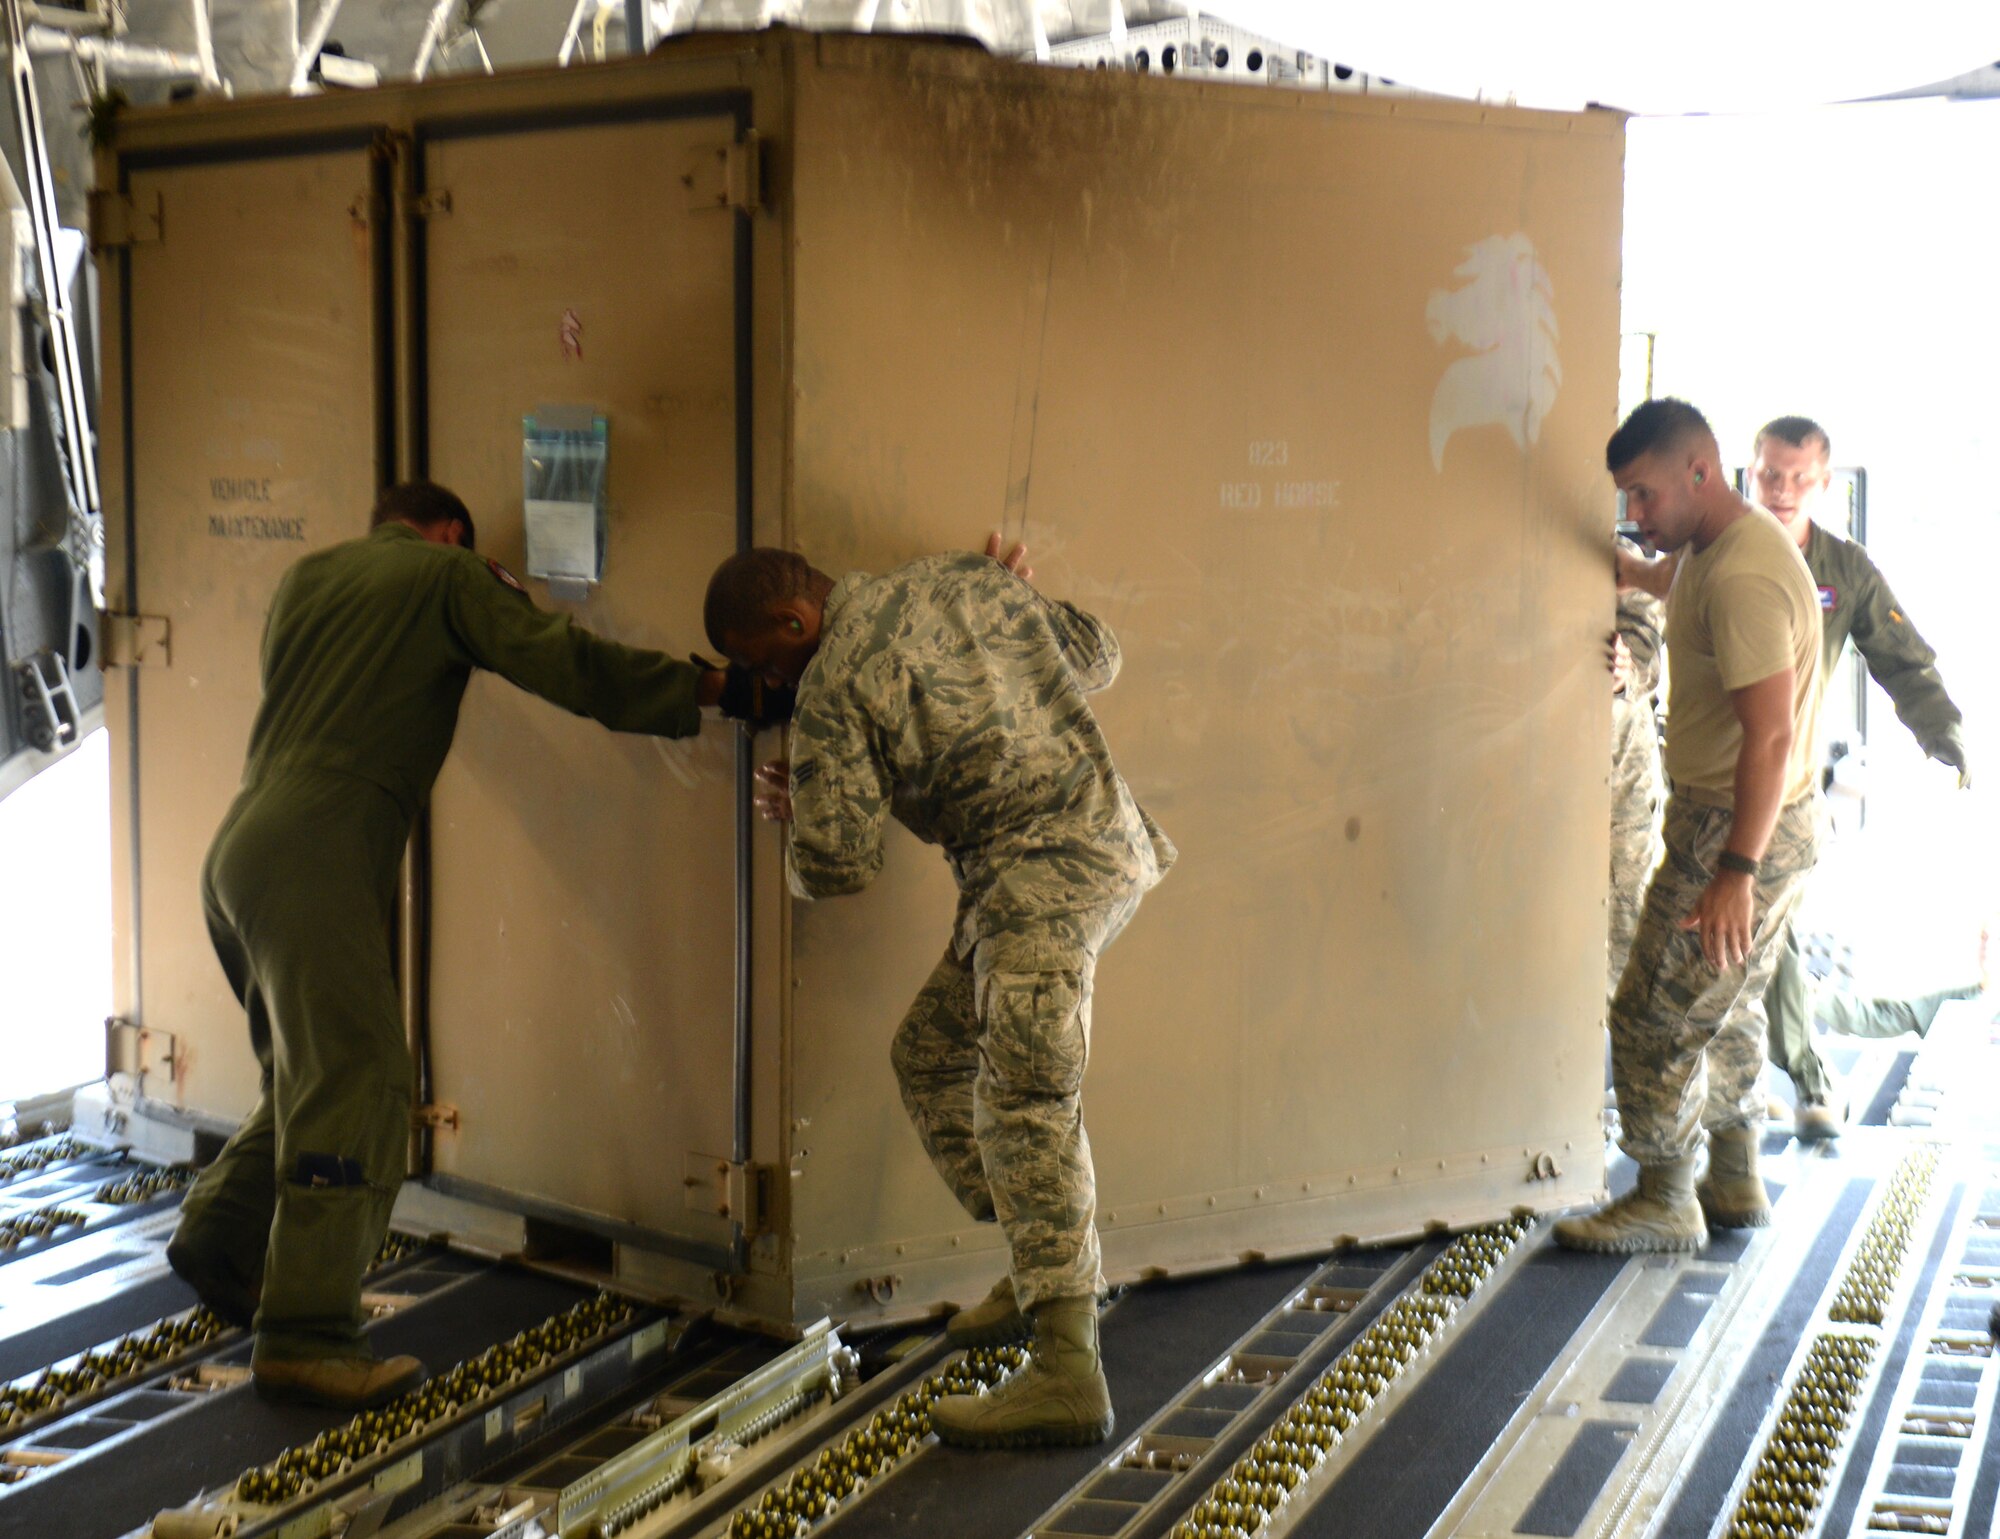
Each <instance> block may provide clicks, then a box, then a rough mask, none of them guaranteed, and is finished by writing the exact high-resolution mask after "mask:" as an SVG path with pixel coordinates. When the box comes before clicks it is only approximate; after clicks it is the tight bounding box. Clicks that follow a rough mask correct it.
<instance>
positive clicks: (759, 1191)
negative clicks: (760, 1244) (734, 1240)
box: [681, 1153, 771, 1238]
mask: <svg viewBox="0 0 2000 1539" xmlns="http://www.w3.org/2000/svg"><path fill="white" fill-rule="evenodd" d="M686 1169H687V1175H686V1177H685V1179H684V1180H683V1181H682V1183H681V1184H682V1185H683V1186H684V1187H685V1188H686V1193H687V1205H688V1207H689V1208H690V1209H691V1210H692V1211H694V1212H696V1213H710V1214H713V1215H714V1216H715V1217H717V1218H726V1219H728V1220H729V1221H730V1222H731V1223H734V1224H737V1225H740V1226H741V1227H742V1230H743V1233H744V1235H745V1237H746V1238H747V1237H748V1236H751V1235H757V1234H762V1233H763V1232H764V1229H765V1227H766V1225H767V1224H768V1223H769V1221H770V1214H771V1167H770V1166H769V1165H755V1164H747V1163H746V1164H742V1165H739V1164H737V1163H735V1162H734V1161H732V1160H725V1159H723V1158H721V1157H720V1156H718V1155H713V1154H693V1153H690V1154H689V1155H688V1157H687V1166H686Z"/></svg>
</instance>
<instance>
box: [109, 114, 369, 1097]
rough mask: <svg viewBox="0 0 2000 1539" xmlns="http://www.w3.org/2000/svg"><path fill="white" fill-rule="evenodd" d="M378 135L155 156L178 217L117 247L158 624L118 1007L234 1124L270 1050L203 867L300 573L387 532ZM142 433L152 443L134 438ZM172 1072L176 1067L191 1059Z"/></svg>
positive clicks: (151, 628)
mask: <svg viewBox="0 0 2000 1539" xmlns="http://www.w3.org/2000/svg"><path fill="white" fill-rule="evenodd" d="M373 172H374V168H372V167H371V165H370V162H369V159H368V156H367V154H366V152H365V150H363V149H360V148H355V149H350V150H344V151H339V152H334V153H326V154H298V155H291V156H284V157H277V158H272V159H268V160H261V161H255V162H234V163H227V164H206V165H184V166H175V167H161V168H157V169H149V170H144V171H134V172H133V173H132V174H131V177H130V190H131V194H132V199H133V204H134V206H135V207H136V208H138V209H142V210H157V211H158V214H159V218H158V222H157V227H156V228H153V229H149V230H147V231H146V232H145V233H144V234H143V235H142V236H141V238H139V239H138V240H137V241H136V242H135V244H133V245H132V246H131V247H130V248H129V249H125V250H121V251H119V252H117V253H116V254H115V255H114V256H113V258H112V259H111V265H110V268H109V271H110V272H111V274H112V275H113V276H114V278H116V279H118V280H119V281H118V282H117V283H116V284H115V290H116V291H117V292H118V303H117V304H116V306H115V308H114V309H113V310H112V312H111V314H112V320H113V325H114V329H113V330H112V331H111V332H110V333H109V335H108V336H107V337H106V346H105V348H104V355H105V365H106V375H105V395H106V398H107V399H108V400H112V401H116V400H118V399H119V396H118V393H117V392H118V390H119V382H120V379H121V377H122V378H123V381H124V385H125V388H126V390H127V391H128V392H129V394H128V395H127V397H126V404H125V406H124V416H125V421H124V424H123V431H122V432H120V431H117V430H116V429H114V431H113V432H112V433H110V434H107V435H106V440H107V441H106V443H105V445H104V451H105V475H104V489H105V497H106V501H107V505H108V511H109V515H110V516H109V520H108V546H109V549H108V553H107V554H108V559H109V566H110V577H109V581H110V594H109V607H110V608H111V609H112V610H113V611H115V612H119V613H124V614H136V615H140V616H144V617H146V618H145V619H144V620H142V621H140V622H138V627H137V629H136V631H135V638H136V639H135V640H134V641H133V642H132V643H131V644H130V645H129V646H128V647H127V650H128V651H131V650H136V651H137V652H138V656H139V662H138V665H137V666H125V667H116V668H114V669H113V670H112V671H111V673H110V675H109V676H108V679H109V690H108V698H107V702H106V712H105V715H106V719H107V720H108V721H109V723H110V725H111V729H112V731H113V733H114V734H115V735H116V736H117V737H119V738H121V739H122V742H121V743H120V744H118V745H115V749H116V751H115V752H114V754H113V763H114V766H115V767H114V775H115V776H117V777H119V778H118V780H117V781H116V782H114V792H113V806H114V817H115V818H116V819H117V820H118V826H117V827H116V829H115V847H116V849H117V850H118V852H119V855H118V864H119V866H120V867H121V871H120V876H121V878H122V880H121V881H120V882H119V887H118V896H117V900H116V901H117V904H118V910H117V918H118V921H119V929H120V932H121V934H120V940H121V945H120V948H119V960H120V968H119V974H118V986H117V999H118V1009H119V1012H120V1014H122V1015H126V1016H130V1017H133V1018H136V1019H137V1020H139V1021H140V1022H141V1023H143V1024H144V1025H146V1026H147V1027H149V1028H151V1029H152V1030H153V1031H154V1032H156V1033H158V1032H170V1033H172V1034H173V1044H172V1052H171V1058H170V1059H169V1054H168V1053H167V1051H166V1050H165V1044H164V1043H163V1042H162V1041H161V1039H159V1038H158V1037H154V1038H153V1039H152V1045H151V1047H150V1049H149V1051H148V1053H147V1060H148V1062H149V1064H150V1068H149V1072H148V1074H147V1078H146V1080H145V1085H144V1088H145V1091H146V1093H147V1094H148V1095H150V1096H153V1097H155V1098H158V1099H163V1100H169V1101H172V1102H174V1103H175V1104H178V1105H181V1106H184V1107H187V1108H189V1109H191V1110H194V1111H198V1112H202V1113H206V1114H209V1115H211V1116H216V1117H221V1118H233V1117H235V1116H238V1115H240V1114H241V1113H242V1112H243V1111H245V1110H246V1109H247V1108H248V1107H249V1105H250V1103H251V1102H252V1101H253V1100H254V1099H255V1097H256V1092H257V1079H258V1073H257V1064H256V1061H255V1059H254V1058H253V1057H252V1056H251V1054H250V1051H249V1049H248V1046H247V1042H246V1036H245V1030H246V1028H245V1026H244V1021H243V1013H242V1011H241V1009H240V1008H239V1007H238V1006H237V1003H236V1001H235V999H234V998H232V997H231V995H230V993H229V987H228V985H227V983H226V982H225V981H224V979H223V976H222V970H221V968H220V967H219V966H218V965H217V963H216V960H215V957H214V954H213V952H212V951H211V950H210V947H209V941H208V935H207V931H206V928H205V927H204V925H203V922H202V915H201V897H200V890H199V884H200V872H201V863H202V858H203V856H204V855H205V854H206V852H207V847H208V842H209V839H210V838H211V836H212V835H213V834H214V832H215V829H216V826H217V825H218V824H219V823H220V822H221V821H222V815H223V813H224V811H225V810H226V809H227V808H228V806H229V802H230V799H231V797H232V796H233V795H234V794H235V791H236V787H237V783H238V781H239V779H240V777H241V774H242V769H243V751H244V747H245V745H246V744H247V742H248V741H249V736H250V725H251V721H252V718H253V717H254V716H255V714H256V710H257V700H258V648H259V644H260V641H261V639H262V635H263V627H264V613H265V610H266V608H267V607H268V605H269V603H270V598H271V593H272V591H273V589H275V588H276V586H277V583H278V579H279V578H280V577H281V576H282V575H283V574H284V572H285V569H286V568H287V567H289V566H290V565H291V564H292V563H293V562H294V561H296V560H298V559H299V558H300V557H301V556H303V555H305V554H306V553H307V552H308V551H310V550H312V549H314V548H316V547H318V546H322V545H328V544H332V543H334V542H336V541H339V540H344V539H348V538H351V537H353V536H356V535H360V534H364V533H366V532H367V527H368V512H369V508H370V506H371V505H372V504H373V502H374V497H375V486H376V480H375V478H376V464H377V456H378V452H379V451H380V448H381V445H380V442H379V439H378V434H377V421H378V414H377V406H378V395H377V390H376V374H375V366H376V359H377V323H378V321H379V319H380V315H379V311H378V308H377V306H376V303H375V294H376V282H375V274H376V268H375V262H374V245H375V241H374V232H373V231H372V229H371V227H370V225H369V223H368V222H367V213H368V208H369V200H368V196H367V195H368V193H369V190H370V185H371V181H370V178H371V174H373ZM134 445H137V446H138V447H137V448H136V450H135V449H134V448H133V447H132V446H134ZM169 1064H170V1067H169Z"/></svg>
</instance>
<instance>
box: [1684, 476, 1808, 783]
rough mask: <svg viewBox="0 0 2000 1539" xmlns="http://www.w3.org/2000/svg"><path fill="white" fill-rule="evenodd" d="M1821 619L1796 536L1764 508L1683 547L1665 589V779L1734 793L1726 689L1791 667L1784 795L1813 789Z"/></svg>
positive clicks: (1733, 744)
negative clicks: (1707, 541) (1699, 546)
mask: <svg viewBox="0 0 2000 1539" xmlns="http://www.w3.org/2000/svg"><path fill="white" fill-rule="evenodd" d="M1819 627H1820V620H1819V595H1818V593H1817V592H1816V591H1815V590H1814V588H1813V582H1812V576H1811V574H1810V573H1809V572H1807V570H1806V564H1805V561H1804V560H1803V559H1802V558H1801V557H1800V555H1799V550H1798V546H1797V545H1796V544H1794V543H1793V542H1792V540H1791V538H1790V537H1789V536H1788V535H1787V534H1786V533H1785V531H1784V528H1783V526H1782V525H1780V524H1779V522H1778V521H1777V520H1776V519H1775V518H1773V517H1772V516H1771V515H1770V514H1769V513H1766V512H1765V511H1764V510H1763V509H1762V508H1756V509H1753V510H1752V511H1750V512H1748V513H1745V514H1744V515H1743V516H1742V517H1741V518H1739V519H1737V520H1736V521H1735V522H1734V523H1732V524H1731V525H1729V527H1728V528H1726V529H1724V530H1723V531H1722V533H1721V534H1720V535H1719V536H1718V537H1717V538H1716V540H1715V542H1714V543H1713V544H1711V545H1710V546H1709V547H1708V548H1707V549H1706V550H1696V549H1695V548H1694V547H1693V546H1691V545H1690V546H1689V547H1688V548H1687V549H1686V550H1685V551H1683V552H1682V554H1681V559H1680V566H1679V569H1678V570H1677V571H1676V572H1675V573H1674V585H1673V587H1672V588H1671V589H1670V590H1669V591H1668V593H1667V655H1668V656H1669V657H1671V658H1672V659H1673V669H1672V677H1671V681H1670V688H1669V691H1668V696H1667V719H1668V721H1669V722H1670V723H1671V726H1670V727H1669V730H1668V732H1667V779H1668V780H1670V781H1671V782H1672V783H1673V788H1674V790H1675V792H1676V793H1678V794H1681V795H1686V796H1690V797H1692V798H1693V799H1695V800H1697V801H1706V802H1711V803H1712V804H1714V805H1717V806H1723V807H1727V806H1730V805H1731V804H1732V803H1733V802H1734V800H1735V793H1736V761H1737V757H1738V755H1739V754H1740V753H1741V751H1742V748H1743V725H1742V723H1741V722H1740V721H1738V720H1737V717H1736V710H1735V707H1734V705H1733V704H1732V703H1731V701H1730V695H1731V692H1732V691H1735V690H1739V689H1743V688H1745V687H1746V686H1748V685H1751V684H1755V683H1757V682H1758V681H1759V680H1760V679H1768V678H1769V677H1771V675H1772V674H1775V673H1782V672H1783V671H1784V670H1785V669H1787V668H1789V669H1791V671H1792V701H1793V705H1792V746H1791V755H1790V758H1789V760H1788V762H1787V765H1786V770H1785V781H1784V793H1783V801H1784V802H1785V803H1787V804H1789V803H1791V802H1795V801H1797V800H1798V799H1799V798H1800V797H1801V796H1806V795H1809V794H1811V792H1812V789H1813V781H1814V778H1815V776H1816V775H1817V773H1818V763H1817V760H1816V758H1815V755H1814V751H1813V745H1814V743H1815V741H1816V740H1817V736H1818V733H1817V727H1818V721H1819V699H1820V690H1819V664H1820V644H1819ZM1718 798H1719V800H1718Z"/></svg>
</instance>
